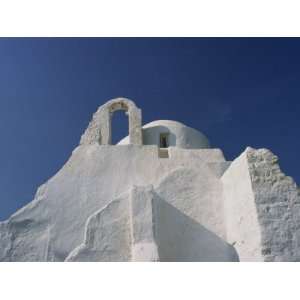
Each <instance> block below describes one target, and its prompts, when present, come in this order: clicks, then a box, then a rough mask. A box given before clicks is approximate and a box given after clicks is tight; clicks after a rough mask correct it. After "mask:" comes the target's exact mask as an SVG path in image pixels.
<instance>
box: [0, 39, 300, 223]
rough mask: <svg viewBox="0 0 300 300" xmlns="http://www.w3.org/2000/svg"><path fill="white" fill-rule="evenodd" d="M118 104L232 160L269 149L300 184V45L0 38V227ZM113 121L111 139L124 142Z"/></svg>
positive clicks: (249, 41)
mask: <svg viewBox="0 0 300 300" xmlns="http://www.w3.org/2000/svg"><path fill="white" fill-rule="evenodd" d="M118 96H124V97H127V98H130V99H132V100H134V101H135V102H136V103H137V105H138V106H139V107H140V108H141V109H142V110H143V123H147V122H150V121H153V120H157V119H170V120H178V121H181V122H183V123H185V124H186V125H189V126H191V127H193V128H196V129H198V130H200V131H202V132H204V133H205V134H206V135H207V136H208V138H209V139H210V141H211V143H212V144H213V146H214V147H218V148H221V149H222V150H223V151H224V154H225V156H226V158H227V159H228V160H232V159H234V158H235V157H236V156H238V155H239V154H240V153H241V152H242V151H243V150H244V149H245V148H246V146H252V147H255V148H259V147H266V148H269V149H271V150H272V151H273V152H274V153H275V154H276V155H278V156H279V157H280V163H281V167H282V169H283V171H284V172H285V173H287V174H288V175H289V176H292V177H294V178H295V179H296V181H297V182H298V183H299V182H300V169H299V163H298V157H299V153H300V141H299V128H300V39H283V38H281V39H280V38H276V39H262V38H260V39H248V38H245V39H227V38H220V39H204V38H199V39H186V38H185V39H180V38H176V39H164V38H157V39H127V38H125V39H98V38H94V39H70V38H68V39H67V38H66V39H65V38H57V39H5V38H2V39H0V135H1V147H0V165H1V167H0V220H3V219H6V218H7V217H9V215H10V214H12V213H13V212H15V211H16V210H17V209H18V208H20V207H22V206H23V205H25V204H26V203H28V202H29V201H31V200H32V199H33V196H34V193H35V191H36V189H37V187H38V186H39V185H41V184H42V183H44V182H45V181H46V180H47V179H49V178H50V177H51V176H53V175H54V174H55V173H56V172H57V171H58V170H59V169H60V168H61V167H62V166H63V164H64V163H65V162H66V160H67V159H68V158H69V156H70V154H71V152H72V150H73V149H74V148H75V147H76V146H77V145H78V143H79V140H80V136H81V134H82V133H83V131H84V129H85V128H86V127H87V125H88V122H89V121H90V119H91V116H92V114H93V112H95V111H96V109H97V107H98V106H99V105H101V104H103V103H104V102H106V101H107V100H109V99H111V98H114V97H118ZM124 124H125V123H124V120H123V119H122V118H121V117H119V115H118V116H117V117H116V120H115V122H114V133H115V137H114V139H115V140H117V139H118V138H121V137H122V135H124V134H126V126H124Z"/></svg>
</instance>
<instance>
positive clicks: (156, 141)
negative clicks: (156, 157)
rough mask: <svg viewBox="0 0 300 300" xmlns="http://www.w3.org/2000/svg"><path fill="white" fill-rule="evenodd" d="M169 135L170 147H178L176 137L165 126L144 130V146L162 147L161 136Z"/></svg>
mask: <svg viewBox="0 0 300 300" xmlns="http://www.w3.org/2000/svg"><path fill="white" fill-rule="evenodd" d="M165 133H167V134H168V146H173V147H175V146H176V135H175V134H174V133H172V132H171V131H170V129H169V128H168V127H165V126H161V125H159V126H153V127H150V128H143V129H142V134H143V145H157V146H158V147H159V146H160V134H165Z"/></svg>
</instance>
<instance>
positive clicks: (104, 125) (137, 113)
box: [80, 98, 143, 145]
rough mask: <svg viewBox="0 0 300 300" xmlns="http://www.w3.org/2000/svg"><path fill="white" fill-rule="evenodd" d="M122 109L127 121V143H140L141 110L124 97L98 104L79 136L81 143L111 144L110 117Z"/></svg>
mask: <svg viewBox="0 0 300 300" xmlns="http://www.w3.org/2000/svg"><path fill="white" fill-rule="evenodd" d="M118 110H124V111H125V112H126V114H127V115H128V121H129V126H128V127H129V143H130V144H132V145H142V144H143V141H142V111H141V110H140V109H139V108H138V107H137V106H136V105H135V103H134V102H133V101H131V100H129V99H126V98H116V99H112V100H110V101H108V102H107V103H105V104H104V105H102V106H100V107H99V109H98V110H97V112H96V113H95V114H94V115H93V119H92V121H91V122H90V124H89V126H88V128H87V129H86V131H85V133H84V134H83V135H82V137H81V141H80V144H81V145H91V144H95V143H98V144H100V145H111V143H112V130H111V119H112V115H113V113H114V112H115V111H118Z"/></svg>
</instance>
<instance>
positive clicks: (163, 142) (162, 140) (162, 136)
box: [159, 133, 169, 148]
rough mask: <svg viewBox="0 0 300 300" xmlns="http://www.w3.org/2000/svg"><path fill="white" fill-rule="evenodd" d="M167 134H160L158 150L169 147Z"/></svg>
mask: <svg viewBox="0 0 300 300" xmlns="http://www.w3.org/2000/svg"><path fill="white" fill-rule="evenodd" d="M168 138H169V134H168V133H161V134H160V142H159V147H160V148H168V147H169V139H168Z"/></svg>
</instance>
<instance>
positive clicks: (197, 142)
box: [118, 120, 210, 149]
mask: <svg viewBox="0 0 300 300" xmlns="http://www.w3.org/2000/svg"><path fill="white" fill-rule="evenodd" d="M162 134H166V135H167V136H168V146H172V147H178V148H184V149H201V148H210V144H209V141H208V139H207V138H206V136H205V135H204V134H203V133H201V132H199V131H197V130H195V129H193V128H191V127H188V126H186V125H184V124H182V123H180V122H176V121H169V120H158V121H153V122H150V123H148V124H146V125H144V126H143V145H157V146H160V137H161V135H162ZM127 144H129V138H128V136H127V137H125V138H124V139H122V140H121V141H120V142H119V143H118V145H127Z"/></svg>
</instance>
